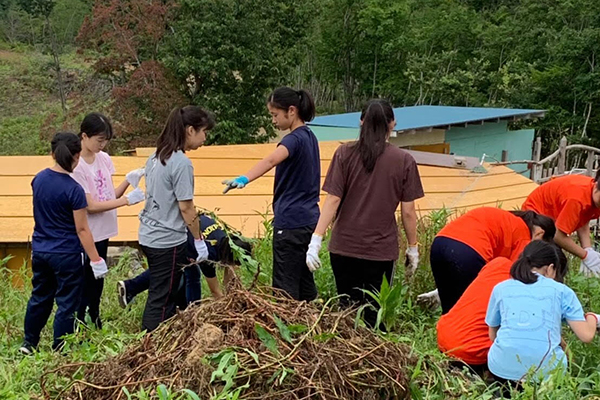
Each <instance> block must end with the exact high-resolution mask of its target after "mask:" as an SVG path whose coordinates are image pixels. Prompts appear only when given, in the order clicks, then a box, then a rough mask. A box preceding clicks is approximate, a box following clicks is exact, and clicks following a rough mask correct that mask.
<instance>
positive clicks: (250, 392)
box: [42, 289, 416, 400]
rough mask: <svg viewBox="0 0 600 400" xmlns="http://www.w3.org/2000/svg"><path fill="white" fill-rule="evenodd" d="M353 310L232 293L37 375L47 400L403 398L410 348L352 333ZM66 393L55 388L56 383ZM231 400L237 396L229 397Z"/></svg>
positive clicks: (356, 329)
mask: <svg viewBox="0 0 600 400" xmlns="http://www.w3.org/2000/svg"><path fill="white" fill-rule="evenodd" d="M354 314H355V312H354V311H352V310H348V311H335V310H332V308H331V306H330V304H329V303H327V304H325V305H324V306H319V305H317V304H307V303H305V302H301V303H299V302H296V301H292V300H289V299H286V298H283V297H274V296H273V295H271V294H270V292H269V293H268V294H267V293H266V292H265V291H260V290H259V291H258V292H257V291H253V292H250V291H247V290H243V289H236V290H232V291H230V293H229V294H228V295H227V296H226V297H224V298H222V299H219V300H208V301H203V302H201V303H200V304H197V305H194V306H191V307H190V308H188V309H187V310H186V311H184V312H182V313H180V314H179V315H177V316H176V317H174V318H173V319H171V320H170V321H168V322H167V323H165V324H164V325H162V326H161V327H160V328H159V329H157V330H156V331H155V332H153V333H152V334H150V335H147V336H145V337H144V339H142V341H141V343H140V344H138V345H136V346H134V347H130V348H129V349H128V350H126V351H125V352H124V353H123V354H121V355H119V356H117V357H115V358H112V359H109V360H107V361H106V362H104V363H95V364H70V365H64V366H62V367H61V368H59V369H57V370H54V371H51V372H49V373H47V374H45V375H44V377H43V378H42V389H43V392H44V397H45V398H46V399H59V398H60V399H73V400H74V399H86V400H100V399H111V400H114V399H117V400H120V399H126V398H127V396H126V392H125V391H124V390H123V389H122V388H123V387H124V388H126V390H127V392H134V391H136V390H139V389H140V388H155V387H157V385H159V384H164V385H165V386H166V387H168V388H169V389H171V390H173V391H175V390H181V389H190V390H192V391H194V392H196V393H198V394H200V395H201V397H202V398H206V397H207V396H217V395H218V394H223V395H225V394H226V393H230V394H233V395H234V396H235V392H238V394H239V395H240V397H239V398H240V399H261V400H267V399H277V400H286V399H290V400H291V399H309V398H311V399H323V400H328V399H373V400H375V399H403V398H407V397H409V395H408V380H409V378H408V375H407V374H408V372H407V367H408V366H409V365H414V364H415V363H416V357H415V356H413V355H412V352H411V349H410V348H409V347H408V346H405V345H401V344H396V343H392V342H390V341H386V340H384V339H382V338H381V337H379V336H378V335H377V334H376V333H374V332H372V331H370V330H368V329H366V328H362V327H355V322H354V318H353V315H354ZM65 383H67V386H66V387H67V389H63V390H60V391H59V390H58V389H57V387H58V385H60V387H62V388H64V387H65ZM234 398H235V397H234Z"/></svg>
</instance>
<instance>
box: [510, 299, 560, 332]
mask: <svg viewBox="0 0 600 400" xmlns="http://www.w3.org/2000/svg"><path fill="white" fill-rule="evenodd" d="M553 300H554V299H553V297H552V296H541V297H540V296H510V301H506V302H504V304H505V307H506V311H505V315H504V316H503V317H502V321H506V322H505V324H506V325H507V326H510V327H511V328H512V329H513V330H515V331H537V330H539V329H540V328H543V327H544V326H550V325H551V324H552V323H553V320H552V316H553V315H555V312H556V311H555V310H554V301H553Z"/></svg>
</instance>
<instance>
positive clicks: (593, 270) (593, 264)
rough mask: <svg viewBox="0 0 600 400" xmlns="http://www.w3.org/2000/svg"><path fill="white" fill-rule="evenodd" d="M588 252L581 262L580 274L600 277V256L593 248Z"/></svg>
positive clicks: (588, 249)
mask: <svg viewBox="0 0 600 400" xmlns="http://www.w3.org/2000/svg"><path fill="white" fill-rule="evenodd" d="M585 251H586V252H587V254H586V256H585V258H584V259H583V260H581V264H580V265H579V272H581V273H582V274H584V275H585V276H587V277H591V276H595V277H599V276H600V254H598V252H597V251H596V250H594V249H592V248H591V247H587V248H586V249H585Z"/></svg>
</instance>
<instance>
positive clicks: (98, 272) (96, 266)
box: [90, 258, 108, 279]
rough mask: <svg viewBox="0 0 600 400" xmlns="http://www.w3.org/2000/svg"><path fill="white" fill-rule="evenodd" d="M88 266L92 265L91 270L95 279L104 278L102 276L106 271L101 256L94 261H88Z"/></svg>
mask: <svg viewBox="0 0 600 400" xmlns="http://www.w3.org/2000/svg"><path fill="white" fill-rule="evenodd" d="M90 266H91V267H92V271H94V278H96V279H100V278H104V276H105V275H106V274H107V273H108V267H107V266H106V261H104V259H102V258H101V259H100V260H99V261H96V262H94V261H90Z"/></svg>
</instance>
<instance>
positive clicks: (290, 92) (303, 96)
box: [267, 86, 315, 122]
mask: <svg viewBox="0 0 600 400" xmlns="http://www.w3.org/2000/svg"><path fill="white" fill-rule="evenodd" d="M267 103H268V104H270V105H271V107H275V108H278V109H280V110H284V111H285V112H287V111H288V110H289V109H290V107H292V106H294V107H296V109H297V110H298V117H300V119H301V120H302V121H303V122H309V121H312V120H313V118H314V117H315V102H314V101H313V98H312V96H311V95H310V93H308V92H307V91H306V90H303V89H300V90H294V89H292V88H291V87H287V86H284V87H280V88H277V89H275V90H274V91H273V93H271V94H270V95H269V97H267Z"/></svg>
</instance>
